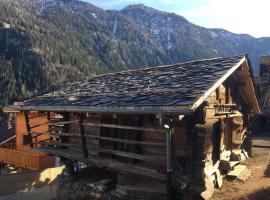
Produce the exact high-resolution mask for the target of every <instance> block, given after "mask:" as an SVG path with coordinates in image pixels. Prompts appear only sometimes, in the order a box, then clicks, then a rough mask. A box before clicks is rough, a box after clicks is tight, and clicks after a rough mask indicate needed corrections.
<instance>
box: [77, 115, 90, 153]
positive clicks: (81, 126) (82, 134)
mask: <svg viewBox="0 0 270 200" xmlns="http://www.w3.org/2000/svg"><path fill="white" fill-rule="evenodd" d="M84 116H85V115H84V114H83V113H81V114H80V122H79V123H80V133H81V140H82V151H83V158H88V150H87V148H86V138H85V129H84V125H83V119H84Z"/></svg>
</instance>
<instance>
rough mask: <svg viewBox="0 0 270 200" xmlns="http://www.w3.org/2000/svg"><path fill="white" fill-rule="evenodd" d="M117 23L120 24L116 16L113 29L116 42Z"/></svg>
mask: <svg viewBox="0 0 270 200" xmlns="http://www.w3.org/2000/svg"><path fill="white" fill-rule="evenodd" d="M117 24H118V21H117V19H116V18H115V19H114V24H113V30H112V33H113V41H114V42H115V43H117V39H116V35H115V34H116V31H117Z"/></svg>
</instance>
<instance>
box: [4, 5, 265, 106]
mask: <svg viewBox="0 0 270 200" xmlns="http://www.w3.org/2000/svg"><path fill="white" fill-rule="evenodd" d="M0 9H1V10H2V12H1V13H0V22H3V24H4V23H5V24H10V27H9V28H7V27H8V26H5V27H6V28H5V27H4V26H3V27H2V28H1V23H0V45H1V46H2V49H0V62H1V64H2V65H1V66H0V69H1V72H3V77H2V79H1V80H0V84H1V85H3V86H4V87H1V89H0V105H6V104H8V103H11V102H12V101H20V100H22V99H25V98H30V97H32V96H36V95H39V94H41V93H45V92H48V91H50V90H52V89H55V88H58V87H61V86H64V85H66V84H67V83H70V82H73V81H77V80H82V79H85V78H87V77H91V76H94V75H96V74H101V73H107V72H114V71H121V70H127V69H137V68H141V67H151V66H157V65H166V64H173V63H179V62H184V61H190V60H195V59H203V58H211V57H221V56H222V57H226V56H231V55H237V54H246V53H248V54H249V57H250V59H251V61H252V64H253V67H254V70H255V72H258V65H256V64H255V63H258V58H259V56H260V55H262V54H268V53H269V52H270V38H267V37H264V38H258V39H257V38H254V37H252V36H250V35H246V34H234V33H231V32H229V31H226V30H223V29H207V28H204V27H201V26H198V25H195V24H192V23H190V22H189V21H188V20H187V19H186V18H184V17H183V16H180V15H177V14H175V13H170V12H163V11H159V10H157V9H154V8H150V7H147V6H145V5H142V4H139V5H130V6H127V7H125V8H123V9H121V10H104V9H101V8H98V7H96V6H94V5H93V4H90V3H87V2H83V1H78V0H25V1H20V0H2V1H1V2H0ZM5 74H7V76H5Z"/></svg>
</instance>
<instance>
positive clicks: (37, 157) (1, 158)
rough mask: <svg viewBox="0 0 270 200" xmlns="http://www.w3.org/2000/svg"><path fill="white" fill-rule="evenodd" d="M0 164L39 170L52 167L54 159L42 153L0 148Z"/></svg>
mask: <svg viewBox="0 0 270 200" xmlns="http://www.w3.org/2000/svg"><path fill="white" fill-rule="evenodd" d="M0 162H3V163H7V164H11V165H14V166H16V167H21V168H26V169H31V170H40V169H46V168H49V167H53V166H54V163H55V159H54V157H52V156H48V155H46V154H42V153H36V152H29V151H17V150H10V149H4V148H0Z"/></svg>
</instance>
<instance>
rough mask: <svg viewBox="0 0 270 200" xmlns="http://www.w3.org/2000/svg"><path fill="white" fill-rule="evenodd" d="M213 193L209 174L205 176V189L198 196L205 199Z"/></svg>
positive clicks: (212, 184)
mask: <svg viewBox="0 0 270 200" xmlns="http://www.w3.org/2000/svg"><path fill="white" fill-rule="evenodd" d="M213 193H214V183H213V182H212V180H211V178H210V177H209V176H207V175H206V176H205V191H203V192H202V193H201V194H200V196H201V197H202V198H203V199H205V200H207V199H210V198H211V197H212V195H213Z"/></svg>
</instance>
